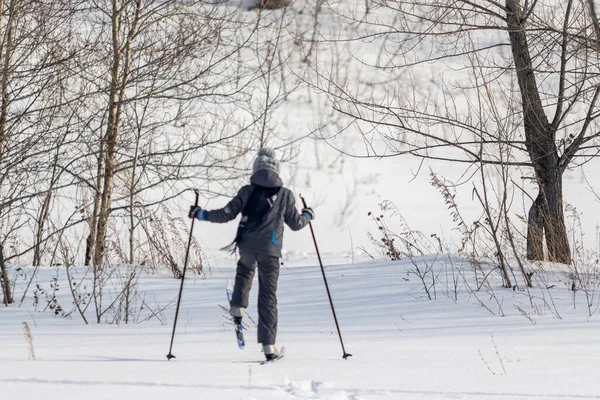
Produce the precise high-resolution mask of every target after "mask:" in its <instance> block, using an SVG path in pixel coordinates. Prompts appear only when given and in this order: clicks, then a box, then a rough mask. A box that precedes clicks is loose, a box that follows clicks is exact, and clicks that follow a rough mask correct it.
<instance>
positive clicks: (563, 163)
mask: <svg viewBox="0 0 600 400" xmlns="http://www.w3.org/2000/svg"><path fill="white" fill-rule="evenodd" d="M371 5H372V7H373V8H383V9H385V10H386V14H385V15H386V16H388V17H389V18H387V19H386V18H382V17H381V15H383V14H384V13H379V14H378V17H377V18H375V17H373V16H371V14H369V15H367V16H366V17H364V18H360V19H359V18H356V17H354V16H353V15H351V14H346V15H343V17H344V18H346V20H347V22H348V23H350V24H353V25H354V26H355V27H356V30H355V31H356V32H360V33H356V34H355V35H354V36H352V37H345V38H343V39H344V41H345V42H346V43H350V44H348V46H349V47H350V48H351V43H352V41H354V40H369V41H375V42H377V43H380V45H381V50H380V52H379V54H378V55H377V56H374V55H373V54H368V55H362V54H355V57H356V58H358V59H359V60H360V61H361V63H362V65H363V66H364V70H363V71H362V73H361V76H360V77H359V78H357V79H347V80H346V81H344V82H342V83H339V81H335V80H333V79H329V80H328V81H327V82H328V85H326V86H325V85H320V86H321V88H322V89H325V90H327V92H328V94H329V96H330V99H331V102H332V104H333V106H334V108H335V109H336V110H337V111H338V112H339V113H340V114H341V115H343V116H345V117H347V118H349V119H351V120H352V121H353V122H354V123H353V125H352V129H353V130H356V131H358V132H359V133H361V134H362V135H363V138H364V139H365V142H366V144H367V146H366V149H367V151H366V153H365V154H362V155H363V156H383V155H385V156H391V155H403V154H411V155H413V156H417V157H421V158H425V159H437V160H444V161H451V162H458V163H465V164H466V165H471V166H473V165H478V166H482V165H497V164H503V165H506V166H508V167H511V168H526V169H529V170H532V171H533V176H532V177H531V180H532V182H534V184H535V185H536V186H537V191H538V194H537V197H535V200H534V201H533V204H532V205H531V207H530V209H529V215H528V232H527V255H528V258H530V259H534V260H541V259H543V258H544V252H543V243H544V239H545V243H546V246H547V251H548V257H549V259H550V260H551V261H557V262H562V263H570V262H571V252H570V249H569V243H568V238H567V232H566V227H565V221H564V214H563V185H562V177H563V174H564V173H565V171H566V170H567V169H568V168H569V167H574V166H578V165H581V164H582V163H584V162H586V161H589V160H590V159H591V158H593V157H595V156H596V155H597V154H598V149H599V147H598V145H599V144H600V143H599V141H598V138H599V136H600V134H599V133H598V132H599V130H598V128H599V124H598V117H599V116H600V113H599V112H598V104H597V103H598V97H599V95H600V89H599V85H598V84H599V83H600V82H599V73H600V65H599V63H598V61H599V57H598V52H597V38H596V37H595V34H594V29H593V27H592V24H591V21H592V18H591V17H590V12H589V10H590V7H589V5H588V4H587V2H584V3H582V2H576V1H573V0H568V1H566V2H559V3H557V2H554V1H543V0H542V1H533V2H525V3H522V2H520V1H518V0H506V1H504V2H497V1H491V0H487V1H483V2H472V1H466V0H464V1H463V0H461V1H451V0H437V1H433V2H431V1H422V0H385V1H382V0H381V1H372V2H371ZM325 78H327V76H325ZM482 90H485V91H488V93H491V94H492V96H488V97H487V98H482V97H481V96H480V93H481V92H482ZM490 99H493V100H490ZM490 101H493V102H494V104H493V105H494V106H495V107H496V108H498V109H499V112H500V114H497V115H493V113H492V112H491V111H492V108H493V107H492V104H491V103H490ZM372 128H375V130H376V131H377V132H378V136H377V138H374V137H373V136H372V130H371V129H372ZM500 142H502V143H504V144H505V145H506V146H508V147H510V149H511V155H510V158H509V159H500V158H499V157H497V153H496V150H495V149H496V146H497V144H498V143H500ZM381 143H382V144H383V147H382V146H379V145H380V144H381Z"/></svg>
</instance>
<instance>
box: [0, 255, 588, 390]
mask: <svg viewBox="0 0 600 400" xmlns="http://www.w3.org/2000/svg"><path fill="white" fill-rule="evenodd" d="M413 261H414V262H415V263H414V264H413ZM294 264H295V263H293V262H292V263H290V264H289V265H288V266H285V267H282V271H281V278H280V285H279V291H278V293H279V312H280V326H279V335H278V345H280V346H281V345H285V348H286V357H285V358H284V359H283V360H282V361H281V362H277V363H275V364H271V365H264V366H263V365H259V364H258V361H260V360H262V358H263V355H262V354H261V353H260V346H259V345H257V344H255V343H254V342H255V334H256V331H255V329H254V326H252V324H250V325H251V326H250V328H249V330H247V331H246V341H247V346H246V349H245V350H243V351H241V350H239V349H238V348H237V345H236V342H235V336H234V332H233V328H232V327H231V325H229V323H228V321H227V319H226V318H225V317H224V313H223V310H222V309H221V308H220V307H219V305H225V304H226V300H225V298H226V296H225V290H224V289H225V286H226V280H227V279H229V278H232V277H233V274H234V270H233V268H232V267H229V266H221V267H218V268H216V267H213V269H212V271H211V272H210V273H208V274H207V275H206V276H204V277H200V276H197V275H191V276H188V278H187V279H186V285H185V289H184V292H183V301H182V308H181V311H180V316H179V322H178V329H177V331H176V336H175V343H174V346H173V354H174V355H175V356H176V357H177V358H176V359H175V360H171V361H167V359H166V357H165V356H166V354H167V353H168V349H169V343H170V337H171V329H172V323H173V317H174V311H175V310H174V307H173V306H171V307H169V308H168V309H167V310H165V311H162V312H160V318H153V319H150V320H148V321H146V322H143V323H135V322H134V323H130V324H127V325H125V324H90V325H85V324H84V323H83V322H82V319H81V318H80V317H79V316H78V314H77V313H76V312H74V313H73V314H71V317H69V318H64V317H61V316H53V315H52V313H51V312H48V311H47V312H40V311H39V310H41V309H42V308H43V307H44V302H43V301H41V302H40V305H39V306H38V307H37V309H38V311H34V307H33V295H31V296H28V298H27V299H26V300H25V302H24V303H23V305H22V306H21V307H16V306H14V307H10V308H8V309H2V311H1V312H0V326H2V346H0V393H2V399H36V398H49V399H61V400H67V399H88V400H92V399H108V398H110V399H115V400H116V399H133V398H140V399H164V398H169V399H593V398H600V380H599V379H598V372H597V369H596V367H597V365H598V360H599V359H600V349H599V347H598V345H597V343H598V334H597V332H598V330H599V329H600V321H599V320H598V317H597V315H594V316H593V317H591V318H590V317H589V316H588V315H589V311H590V309H589V308H587V307H586V306H585V304H586V302H585V294H584V293H583V292H577V293H576V295H575V296H574V295H573V293H572V292H569V291H568V286H569V285H570V281H569V280H568V279H567V278H566V274H564V273H563V272H553V273H549V272H547V273H545V274H544V275H543V276H544V277H545V280H546V281H547V282H548V283H552V284H554V285H555V286H553V287H552V288H551V289H544V290H540V289H535V290H533V291H532V292H531V295H532V297H533V300H531V301H530V300H529V297H528V296H527V293H526V292H525V291H522V290H515V291H513V290H510V289H502V288H501V287H500V282H499V277H498V276H497V274H496V273H492V274H491V280H490V282H491V285H490V286H489V287H486V286H484V287H483V288H482V289H481V290H480V291H475V289H476V287H475V280H474V277H475V275H474V272H473V269H472V267H471V266H470V264H469V263H468V262H466V260H462V259H459V258H449V257H440V258H439V259H438V260H437V261H435V262H434V258H432V257H426V258H420V259H415V260H403V261H396V262H384V261H378V262H375V261H372V262H363V263H357V264H352V265H335V266H331V265H328V266H326V272H327V276H328V281H329V285H330V288H331V292H332V295H333V299H334V304H335V307H336V311H337V315H338V319H339V323H340V327H341V330H342V337H343V340H344V344H345V346H346V350H347V352H349V353H351V354H353V356H352V357H350V358H349V359H348V360H344V359H342V354H343V353H342V349H341V345H340V342H339V339H338V336H337V334H336V329H335V325H334V323H333V318H332V313H331V310H330V307H329V304H328V300H327V297H326V292H325V288H324V285H323V281H322V277H321V272H320V269H319V267H318V264H316V260H302V261H301V262H299V263H298V265H294ZM416 266H419V267H420V269H421V270H423V269H425V268H427V267H428V266H432V267H433V270H432V271H433V272H434V275H435V276H436V282H435V284H434V285H433V286H432V292H431V295H432V297H434V298H435V299H433V300H429V299H428V298H427V295H426V293H425V291H424V290H423V286H422V282H421V280H420V279H419V278H418V276H417V275H415V272H416ZM486 268H487V267H486ZM31 272H32V271H31V270H29V269H26V270H25V273H26V275H28V276H29V275H30V274H31ZM78 273H79V274H81V273H82V271H81V270H77V271H75V274H78ZM434 275H431V276H434ZM56 276H58V282H59V284H61V285H60V286H59V288H60V289H61V290H59V292H57V303H58V304H60V305H61V306H62V307H63V309H64V311H65V312H69V310H70V308H71V302H70V300H71V297H70V296H71V294H70V293H69V291H68V289H67V287H68V284H67V283H66V282H65V281H64V273H59V274H58V275H57V270H56V269H54V268H45V269H42V270H40V271H39V272H38V274H37V278H36V281H37V282H38V283H39V284H40V286H41V287H42V288H45V289H49V288H50V283H51V282H53V278H54V277H56ZM540 276H542V274H541V273H540ZM453 278H454V279H453ZM24 282H25V278H24V277H23V278H21V280H19V285H18V286H17V288H18V290H17V293H16V294H17V296H16V297H17V298H19V297H20V295H21V294H22V291H21V290H20V289H22V288H23V287H24V286H23V283H24ZM426 282H428V283H429V284H431V283H432V281H431V278H430V276H429V275H428V277H427V278H426ZM454 282H456V284H454ZM255 284H256V282H255ZM467 285H468V286H467ZM469 287H470V288H469ZM19 288H20V289H19ZM178 289H179V281H177V280H175V279H172V278H170V277H168V276H165V275H151V276H146V275H144V276H142V277H141V278H140V280H139V287H138V289H137V290H138V294H139V295H140V296H144V297H145V299H146V302H147V304H148V305H149V307H150V308H152V309H154V310H157V309H159V308H161V307H162V306H165V305H167V304H169V303H171V302H172V301H175V300H176V296H177V293H178ZM252 294H253V297H254V296H255V295H256V288H254V289H253V293H252ZM590 294H595V295H596V296H597V295H598V293H595V292H590ZM171 304H172V303H171ZM483 304H485V307H484V306H483ZM597 305H598V300H597V299H594V300H593V306H592V311H594V312H596V307H597ZM89 311H90V310H88V313H89ZM138 312H140V311H139V309H138ZM147 313H148V310H146V309H144V310H142V311H141V312H140V317H139V318H138V320H142V319H145V317H146V316H147V315H148V314H147ZM249 313H250V316H251V317H255V316H256V311H255V302H254V300H252V304H251V305H250V307H249ZM134 314H136V313H134ZM596 314H597V313H596ZM502 315H504V316H502ZM109 319H110V318H109ZM160 320H162V321H163V322H164V324H163V323H161V322H160ZM22 322H27V324H28V326H29V327H30V330H31V335H32V337H33V351H34V353H35V361H34V360H30V359H29V358H31V355H30V350H29V346H28V344H27V340H26V337H25V334H24V326H23V325H22Z"/></svg>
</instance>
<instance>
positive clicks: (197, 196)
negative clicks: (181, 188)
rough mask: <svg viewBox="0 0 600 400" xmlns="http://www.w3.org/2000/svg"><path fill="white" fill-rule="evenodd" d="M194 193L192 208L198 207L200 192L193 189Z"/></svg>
mask: <svg viewBox="0 0 600 400" xmlns="http://www.w3.org/2000/svg"><path fill="white" fill-rule="evenodd" d="M194 193H196V202H195V203H194V206H196V207H198V198H199V197H200V192H199V191H198V189H194Z"/></svg>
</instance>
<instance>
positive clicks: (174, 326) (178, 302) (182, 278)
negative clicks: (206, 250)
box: [167, 189, 199, 361]
mask: <svg viewBox="0 0 600 400" xmlns="http://www.w3.org/2000/svg"><path fill="white" fill-rule="evenodd" d="M194 193H196V202H195V203H194V206H196V207H198V197H199V193H198V190H197V189H194ZM195 220H196V218H195V217H194V218H192V227H191V228H190V238H189V239H188V245H187V250H186V252H185V261H184V262H183V275H182V276H181V285H179V297H178V298H177V308H176V309H175V321H173V333H172V334H171V347H169V354H167V360H168V361H170V360H171V358H176V357H175V356H174V355H173V354H172V353H171V351H172V350H173V340H174V339H175V328H176V327H177V316H179V304H180V303H181V293H183V281H184V280H185V270H186V269H187V264H188V257H189V255H190V246H191V244H192V234H193V232H194V221H195Z"/></svg>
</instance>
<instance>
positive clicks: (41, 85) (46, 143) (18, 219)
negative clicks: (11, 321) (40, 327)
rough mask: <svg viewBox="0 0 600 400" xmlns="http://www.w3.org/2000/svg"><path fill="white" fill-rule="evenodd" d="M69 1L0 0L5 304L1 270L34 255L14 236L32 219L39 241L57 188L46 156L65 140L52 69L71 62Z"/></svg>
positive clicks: (0, 264) (0, 244) (0, 225)
mask: <svg viewBox="0 0 600 400" xmlns="http://www.w3.org/2000/svg"><path fill="white" fill-rule="evenodd" d="M75 3H76V2H75V1H64V2H61V3H60V4H49V3H44V2H28V1H19V0H3V1H0V92H1V93H2V104H1V107H0V253H1V257H0V270H1V273H2V277H3V279H2V282H3V292H4V297H5V300H7V301H6V302H7V303H10V302H11V301H12V294H11V292H10V285H9V275H8V264H9V263H10V262H11V260H13V259H17V258H18V257H20V255H21V254H22V253H23V251H29V250H31V249H33V248H36V249H39V246H37V245H31V244H28V243H23V242H25V240H23V236H22V235H21V233H22V231H21V230H22V228H24V227H25V226H27V225H29V224H30V220H34V221H38V222H39V223H38V225H37V228H36V232H37V233H36V234H35V235H34V236H35V237H34V241H35V242H36V243H37V244H39V243H40V237H41V235H42V234H41V232H42V231H43V229H44V228H43V226H44V222H43V221H45V220H46V218H47V210H48V207H49V199H50V196H51V194H50V193H52V192H53V191H54V190H56V189H57V188H58V182H57V180H56V179H55V178H56V176H57V174H58V171H57V169H55V168H52V167H49V166H50V165H52V164H53V162H52V160H53V157H52V155H53V154H57V151H58V150H57V149H58V148H60V147H61V146H63V145H65V144H66V143H69V142H70V141H71V140H72V136H71V135H68V134H67V133H65V131H64V126H65V125H64V118H63V116H64V115H63V112H62V111H61V110H63V109H64V108H65V107H67V104H68V102H67V100H65V98H64V97H57V96H55V92H56V89H57V87H58V86H59V81H60V77H59V76H60V74H58V73H57V70H58V69H59V66H60V68H64V69H68V67H67V64H68V63H69V62H70V60H71V59H72V57H73V51H72V49H71V48H70V46H69V43H70V41H69V35H70V32H71V31H70V29H69V28H70V27H69V26H68V22H67V21H69V20H70V17H71V15H72V13H73V9H74V8H73V7H74V5H75ZM61 24H65V25H62V26H61ZM49 170H50V171H52V172H51V173H50V179H49V180H50V184H46V183H45V182H46V179H45V178H47V177H48V171H49ZM38 198H44V199H48V200H43V201H42V206H41V209H38V208H37V207H36V206H35V205H34V204H35V200H36V199H38ZM32 215H35V217H33V218H31V216H32ZM22 243H23V244H24V248H25V249H24V250H22V249H21V244H22ZM38 255H39V253H38Z"/></svg>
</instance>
